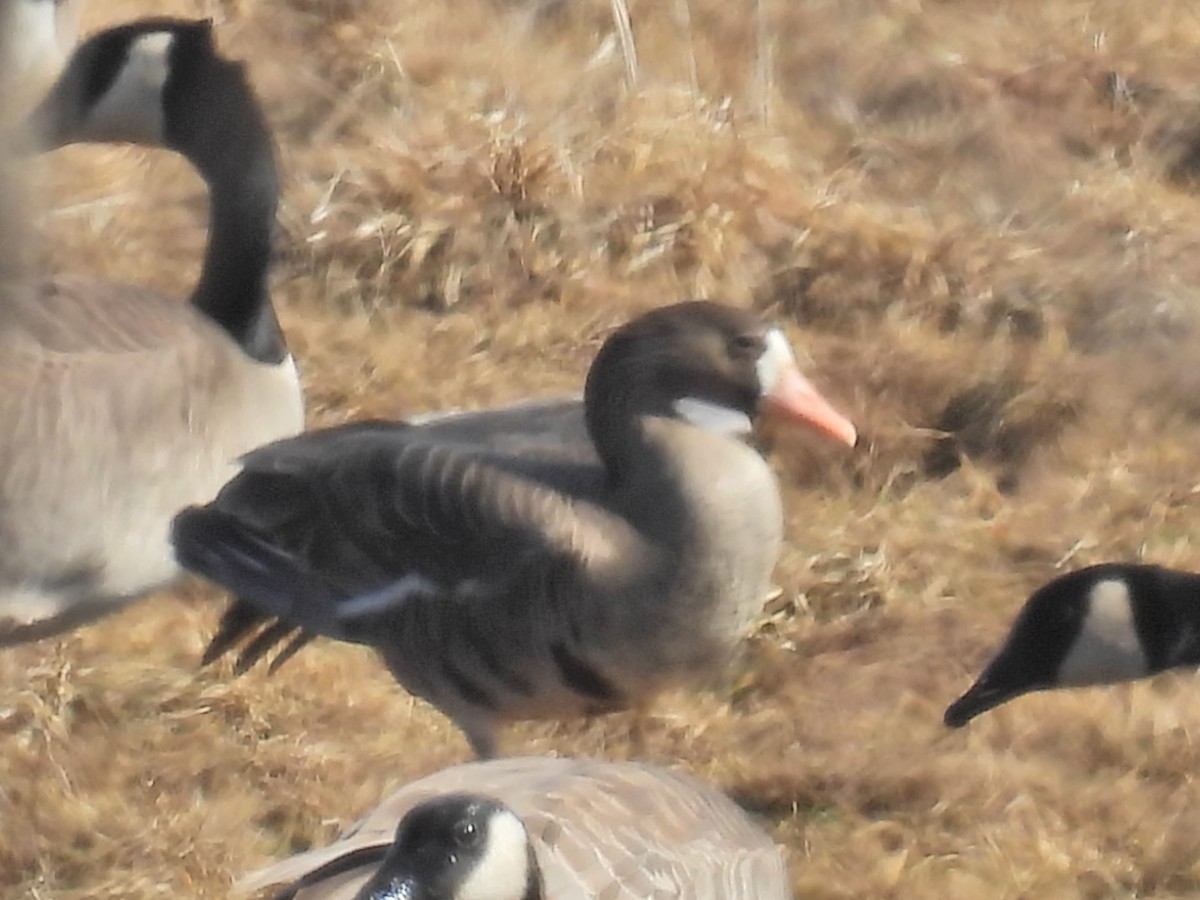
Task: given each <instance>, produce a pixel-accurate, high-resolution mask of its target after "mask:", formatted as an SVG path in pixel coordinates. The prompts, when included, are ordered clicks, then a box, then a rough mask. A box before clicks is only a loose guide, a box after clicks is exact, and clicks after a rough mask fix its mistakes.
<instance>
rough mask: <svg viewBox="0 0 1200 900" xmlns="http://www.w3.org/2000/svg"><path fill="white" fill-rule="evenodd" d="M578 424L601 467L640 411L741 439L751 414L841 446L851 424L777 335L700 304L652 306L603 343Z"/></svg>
mask: <svg viewBox="0 0 1200 900" xmlns="http://www.w3.org/2000/svg"><path fill="white" fill-rule="evenodd" d="M585 402H586V407H587V418H588V430H589V432H590V433H591V436H592V440H593V441H594V442H595V444H596V447H597V449H598V450H599V451H600V454H601V456H603V457H604V458H605V459H606V461H608V462H609V463H610V467H612V465H613V464H616V465H617V466H618V467H619V464H620V463H619V460H620V457H621V454H622V453H623V452H627V451H628V448H630V447H632V446H635V445H636V441H631V436H630V434H629V428H630V427H631V425H632V423H633V422H634V421H636V419H638V418H639V417H641V416H660V417H666V418H674V419H680V420H683V421H686V422H689V423H691V424H693V425H697V426H700V427H702V428H705V429H708V430H712V431H719V432H724V433H727V434H735V435H745V434H748V433H749V432H750V431H751V429H752V428H753V424H754V421H755V419H756V418H757V417H758V415H759V414H760V413H764V414H771V415H776V416H780V417H782V418H785V419H788V420H790V421H792V422H794V423H799V424H803V425H805V426H808V427H810V428H812V429H814V430H816V431H818V432H820V433H822V434H824V435H826V436H828V437H832V438H833V439H835V440H837V441H840V442H842V443H846V444H849V445H851V446H853V445H854V443H855V442H856V440H857V433H856V431H855V428H854V425H853V424H851V422H850V421H849V420H848V419H846V418H845V417H844V416H843V415H842V414H841V413H839V412H838V411H837V410H835V409H834V408H833V407H832V406H831V405H830V404H829V402H828V401H827V400H825V399H824V397H822V396H821V395H820V393H818V392H817V390H816V389H815V388H814V387H813V386H812V384H811V383H809V381H808V379H806V378H805V377H804V376H803V375H802V374H801V373H800V369H799V368H798V366H797V365H796V359H795V357H794V355H793V353H792V350H791V347H790V346H789V345H788V342H787V339H786V338H785V337H784V335H783V332H782V331H780V330H779V329H778V328H776V327H773V326H770V325H768V324H766V323H765V322H764V321H763V320H762V319H761V318H760V317H759V316H757V315H755V314H754V313H752V312H750V311H748V310H744V309H739V308H737V307H732V306H727V305H725V304H721V303H713V302H710V301H693V302H689V303H681V304H675V305H673V306H665V307H662V308H660V309H656V310H653V311H651V312H649V313H646V314H645V315H642V316H639V317H638V318H636V319H634V320H633V321H631V322H630V323H629V324H627V325H625V326H624V327H623V328H621V329H619V330H618V331H616V332H614V333H613V334H612V335H611V336H610V337H609V339H608V340H607V341H606V342H605V343H604V346H603V347H602V348H601V349H600V352H599V353H598V354H597V356H596V360H595V362H594V363H593V365H592V368H591V370H590V372H589V375H588V379H587V385H586V388H585Z"/></svg>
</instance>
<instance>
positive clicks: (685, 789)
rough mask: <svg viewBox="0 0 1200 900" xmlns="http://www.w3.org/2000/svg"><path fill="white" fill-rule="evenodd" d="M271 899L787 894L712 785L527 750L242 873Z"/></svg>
mask: <svg viewBox="0 0 1200 900" xmlns="http://www.w3.org/2000/svg"><path fill="white" fill-rule="evenodd" d="M285 885H286V887H284V889H283V890H282V891H281V892H280V893H278V894H277V895H276V900H291V898H295V900H352V898H354V900H400V898H409V900H534V898H537V900H581V898H585V897H597V898H598V897H603V898H605V900H650V898H654V900H666V898H679V900H688V898H690V900H701V898H706V900H785V898H788V897H791V896H792V891H791V887H790V885H789V882H788V877H787V870H786V868H785V867H784V864H783V858H782V855H781V853H780V851H779V848H778V847H777V846H776V845H775V844H774V843H773V842H772V841H771V839H770V837H769V836H768V835H767V834H765V833H764V832H763V831H762V830H761V829H760V828H758V827H757V826H756V825H754V824H753V823H752V822H751V821H750V819H749V818H748V817H747V816H746V814H745V813H744V812H742V810H741V809H740V808H739V807H738V806H737V805H736V804H735V803H733V802H732V801H731V800H730V799H729V798H728V797H726V796H725V795H724V794H722V793H721V792H720V791H717V790H714V789H713V788H711V787H709V786H708V785H706V784H702V783H701V782H699V781H697V780H695V779H694V778H691V777H689V776H687V775H682V774H680V773H678V772H670V771H667V770H666V769H660V768H656V767H654V766H650V765H645V764H642V763H633V762H599V761H595V760H587V759H555V758H550V757H524V758H516V759H501V760H492V761H490V762H476V763H467V764H465V765H459V766H454V767H452V768H449V769H444V770H442V771H441V772H436V773H434V774H433V775H429V776H428V777H426V778H422V779H420V780H418V781H414V782H412V783H411V784H408V785H406V786H404V787H403V788H401V789H400V790H399V791H397V792H396V793H394V794H392V796H390V797H388V799H387V800H385V801H384V802H383V803H382V804H380V805H379V807H377V808H376V809H375V810H373V811H372V812H371V813H369V814H368V815H367V816H366V818H364V819H363V820H362V821H361V822H360V823H359V824H358V825H357V826H355V827H354V828H353V829H352V830H351V831H350V832H349V833H347V834H346V835H344V836H343V837H342V838H340V839H339V840H338V841H337V842H336V843H334V844H332V845H330V846H328V847H325V848H323V849H320V850H312V851H309V852H307V853H302V854H300V855H299V856H295V857H292V858H291V859H286V860H283V861H281V862H278V863H276V864H274V865H271V866H268V867H267V868H265V869H262V870H260V871H258V872H255V873H252V874H251V875H248V876H247V877H246V878H244V879H242V881H241V882H239V883H238V885H237V886H236V888H235V891H236V893H238V894H240V895H243V896H245V895H249V894H252V893H257V892H259V891H262V890H264V889H267V888H276V889H277V888H280V887H283V886H285Z"/></svg>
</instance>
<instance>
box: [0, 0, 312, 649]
mask: <svg viewBox="0 0 1200 900" xmlns="http://www.w3.org/2000/svg"><path fill="white" fill-rule="evenodd" d="M30 129H31V134H32V139H33V142H34V144H35V146H37V147H45V148H52V147H57V146H60V145H62V144H66V143H70V142H75V141H93V140H94V141H133V142H137V143H142V144H149V145H155V146H164V147H167V148H170V149H173V150H175V151H177V152H179V153H181V154H183V155H184V156H186V157H187V158H188V159H189V160H190V161H191V162H192V163H193V164H194V165H195V166H196V168H197V169H199V171H200V172H201V174H202V175H203V176H204V178H205V179H206V181H207V183H208V185H209V188H210V191H211V209H212V214H211V224H210V228H209V240H208V247H207V251H206V255H205V258H204V265H203V268H202V270H201V275H200V281H199V284H198V285H197V286H196V288H195V291H194V292H193V294H192V298H191V303H182V302H178V301H174V300H170V299H168V298H166V297H163V296H160V295H159V294H157V293H154V292H153V291H150V290H146V289H143V288H138V287H131V286H128V285H118V284H110V283H105V282H100V281H93V280H88V279H85V278H80V277H72V276H62V277H57V278H53V279H49V280H47V281H44V282H41V283H23V284H12V283H9V284H6V285H5V286H4V291H3V301H2V302H3V308H2V309H0V644H7V643H15V642H17V641H24V640H32V639H35V638H40V637H44V636H46V635H50V634H53V633H55V632H59V631H62V630H63V629H66V628H69V627H72V626H75V625H78V624H81V623H83V622H86V621H88V620H90V619H93V618H95V617H97V616H99V615H102V614H104V613H106V612H108V611H110V610H114V609H116V608H118V607H120V606H122V605H123V604H125V603H127V602H129V601H131V600H134V599H136V598H137V597H140V596H142V595H143V594H145V593H147V592H148V591H151V590H153V589H155V588H158V587H161V586H163V585H166V584H167V583H169V582H170V581H172V580H173V579H175V578H176V577H177V576H178V575H179V574H180V569H179V566H178V564H177V563H176V562H175V558H174V554H173V553H172V551H171V546H170V543H169V542H168V532H169V527H170V522H171V517H172V516H173V515H174V514H175V513H176V512H177V511H178V510H179V509H181V508H182V507H184V506H187V505H188V504H189V503H198V502H203V501H205V500H208V499H210V498H212V497H213V496H214V495H215V494H216V492H217V490H218V489H219V488H220V487H221V485H222V484H223V483H224V482H225V481H227V480H228V479H229V478H230V477H231V476H232V475H233V474H234V473H235V472H236V471H237V466H236V460H237V458H238V457H239V456H240V455H241V454H243V453H245V452H247V451H248V450H250V449H252V448H254V447H256V446H259V445H261V444H264V443H266V442H268V441H271V440H275V439H277V438H280V437H283V436H285V435H289V434H294V433H295V432H297V431H299V430H300V429H301V428H302V427H303V408H302V399H301V392H300V386H299V382H298V380H297V376H296V368H295V365H294V363H293V361H292V358H291V356H290V355H289V354H288V351H287V347H286V345H285V343H284V339H283V333H282V332H281V330H280V328H279V324H278V321H277V320H276V318H275V311H274V310H273V308H272V306H271V302H270V299H269V297H268V293H267V264H268V255H269V249H270V248H269V243H270V237H271V231H272V227H273V223H274V217H275V205H276V201H277V198H278V190H279V187H278V179H277V174H276V169H275V159H274V149H273V147H272V143H271V138H270V135H269V133H268V131H267V126H266V123H265V121H264V118H263V115H262V112H261V111H260V109H259V107H258V103H257V101H256V100H255V97H254V95H253V92H252V91H251V89H250V87H249V85H248V84H247V82H246V78H245V75H244V73H243V72H242V69H241V67H240V65H238V64H236V63H233V62H229V61H227V60H225V59H223V58H221V57H220V56H219V55H218V54H217V52H216V50H215V48H214V46H213V38H212V33H211V29H210V26H209V24H208V23H206V22H192V21H180V20H174V19H155V20H145V21H139V22H136V23H133V24H130V25H125V26H122V27H119V28H114V29H111V30H109V31H105V32H102V33H100V34H97V35H95V36H94V37H92V38H90V39H89V40H88V41H86V42H85V43H84V44H82V45H81V46H80V47H79V48H78V49H77V50H76V52H75V53H74V54H73V56H72V57H71V59H70V61H69V63H68V66H67V68H66V70H65V71H64V73H63V74H62V76H61V78H60V79H59V81H58V82H57V83H56V84H55V86H54V87H53V88H52V90H51V92H50V93H49V95H48V96H47V98H46V99H45V101H44V102H43V103H42V104H41V105H40V106H39V107H38V108H37V109H36V110H35V111H34V113H33V115H32V117H31V119H30Z"/></svg>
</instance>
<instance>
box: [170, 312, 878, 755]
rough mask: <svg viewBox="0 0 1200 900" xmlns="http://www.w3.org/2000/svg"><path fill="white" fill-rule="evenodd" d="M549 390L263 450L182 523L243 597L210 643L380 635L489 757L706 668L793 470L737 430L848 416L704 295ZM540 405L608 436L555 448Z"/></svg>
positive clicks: (776, 523) (755, 588) (749, 583)
mask: <svg viewBox="0 0 1200 900" xmlns="http://www.w3.org/2000/svg"><path fill="white" fill-rule="evenodd" d="M564 402H565V403H566V404H567V406H566V407H564V406H563V404H564ZM550 410H551V414H550V415H548V416H546V417H544V418H540V419H539V411H538V408H537V406H536V405H533V406H530V405H528V404H526V405H523V406H519V407H517V408H515V409H510V410H500V411H495V410H493V411H489V412H481V413H479V414H462V415H459V416H451V417H449V418H447V419H445V420H440V421H439V420H434V421H432V422H429V423H427V424H425V425H412V424H405V423H389V422H365V423H357V424H354V425H349V426H343V427H338V428H331V429H326V430H319V431H310V432H308V433H306V434H305V435H301V436H299V437H295V438H291V439H288V440H283V441H280V442H277V443H275V444H272V445H269V446H267V447H263V448H260V449H258V450H255V451H254V452H252V453H250V454H249V455H248V456H247V457H245V458H244V459H243V461H242V471H241V472H240V473H239V474H238V475H237V476H236V477H235V478H234V479H233V480H231V481H230V482H229V484H227V485H226V486H225V487H224V488H223V489H222V490H221V492H220V494H219V495H218V496H217V498H216V499H215V500H214V501H213V502H211V503H209V504H206V505H203V506H196V507H192V508H190V509H187V510H184V511H182V512H181V513H180V515H179V516H178V517H177V518H176V520H175V524H174V529H173V541H174V545H175V551H176V554H177V556H178V558H179V560H180V563H181V564H182V565H183V566H184V567H185V568H187V569H189V570H191V571H193V572H195V573H197V574H199V575H201V576H203V577H205V578H207V579H209V580H211V581H213V582H215V583H217V584H219V585H223V586H224V587H226V588H227V589H229V590H230V591H231V592H232V594H233V595H234V596H235V598H236V599H235V600H234V601H233V603H232V604H231V606H230V607H229V608H228V611H227V612H226V614H225V616H224V619H223V621H222V623H221V625H220V626H219V629H218V631H217V633H216V635H215V637H214V638H213V640H212V642H211V643H210V645H209V648H208V650H207V651H206V653H205V657H204V661H205V662H211V661H212V660H213V659H215V658H217V657H218V656H220V655H222V654H223V653H225V652H226V651H228V650H230V649H232V648H233V647H234V646H235V645H236V644H238V643H239V642H240V641H243V640H244V639H247V638H248V639H249V643H248V644H246V645H245V646H244V649H243V650H242V656H241V662H240V665H239V669H245V668H246V667H248V666H250V665H253V664H254V662H256V661H257V660H258V659H260V658H261V657H262V656H263V655H264V654H265V653H266V652H267V651H268V650H269V649H271V648H272V647H276V646H279V645H280V644H281V643H282V642H283V641H284V640H285V639H291V640H290V643H287V644H285V645H284V646H283V649H282V650H281V651H280V653H279V655H278V656H277V657H276V658H275V660H274V662H273V664H272V666H273V668H277V667H278V665H279V664H280V663H282V662H283V661H284V660H286V659H287V658H288V657H290V656H291V655H292V654H293V653H294V652H295V651H296V650H298V649H299V647H300V646H302V645H303V644H304V643H305V642H306V641H307V640H308V639H309V638H310V637H311V636H313V635H325V636H329V637H333V638H336V639H339V640H342V641H350V642H356V643H362V644H368V645H371V646H373V647H375V648H376V649H377V650H378V651H379V652H380V654H381V655H382V657H383V659H384V661H385V662H386V664H387V665H388V667H389V668H390V669H391V672H392V674H393V675H394V676H395V678H396V679H397V680H398V681H399V682H400V684H401V685H403V686H404V687H405V688H406V689H407V690H408V691H409V692H410V693H412V694H415V695H417V696H418V697H421V698H423V699H425V700H428V701H429V702H431V703H432V704H433V705H434V706H436V707H438V708H439V709H440V710H441V711H442V712H443V713H445V714H446V715H448V716H449V717H450V718H451V719H452V720H453V721H454V722H455V724H456V725H457V726H458V727H459V728H460V729H461V730H462V732H463V733H464V734H465V736H466V738H467V740H468V741H469V742H470V744H471V746H472V748H473V749H474V751H475V753H476V754H477V755H478V756H480V757H488V756H491V755H493V754H494V753H495V750H496V743H495V735H496V731H497V729H498V728H499V727H500V726H501V725H502V724H504V723H505V722H510V721H515V720H524V719H543V718H558V717H564V716H572V715H588V714H592V713H599V712H605V711H609V710H615V709H621V708H626V707H630V706H636V705H639V704H640V703H641V702H642V701H643V700H644V699H646V698H649V697H650V696H651V695H653V694H654V693H656V692H657V691H659V690H660V689H662V688H663V687H665V686H667V685H669V684H674V683H681V682H684V681H687V680H689V679H694V678H696V677H699V676H703V675H706V674H710V673H712V671H713V669H714V667H715V666H719V665H720V664H721V662H723V661H724V660H725V659H726V658H727V657H728V656H729V655H730V652H731V651H732V650H733V648H734V647H735V645H736V642H737V640H738V638H739V637H740V636H741V634H742V633H743V632H744V631H745V630H746V629H747V628H748V626H749V625H750V624H751V622H752V620H753V618H754V616H755V615H757V613H758V612H759V610H760V609H761V606H762V603H763V600H764V598H765V597H766V596H767V594H768V590H769V586H770V576H771V573H772V570H773V568H774V565H775V561H776V558H777V556H778V554H779V550H780V545H781V541H782V509H781V502H780V497H779V489H778V485H777V483H776V481H775V478H774V476H773V474H772V472H771V470H770V468H769V467H768V465H767V463H766V461H765V460H764V459H763V458H762V456H761V455H760V454H759V453H758V452H757V451H756V450H755V449H753V448H752V447H750V446H748V445H747V443H746V442H745V441H744V438H745V437H746V435H747V434H749V432H750V431H751V428H752V424H753V421H754V419H755V417H756V416H757V414H758V413H759V411H760V410H761V411H762V412H764V413H767V414H773V415H774V416H775V417H776V418H778V419H782V420H784V421H789V420H790V421H791V422H793V423H802V424H804V425H807V426H809V427H811V428H815V429H816V430H818V431H821V432H824V433H826V434H828V435H830V436H832V437H834V438H836V439H837V440H839V441H842V442H844V443H846V444H853V443H854V442H855V431H854V426H853V425H851V424H850V422H849V421H848V420H847V419H846V418H845V417H844V416H842V415H841V414H840V413H838V412H837V411H835V410H834V408H833V407H832V406H831V405H830V404H829V403H828V401H826V400H825V399H824V398H823V397H822V396H821V395H820V394H819V393H818V392H817V391H816V389H815V388H814V387H813V386H812V385H811V384H810V383H809V381H808V380H807V379H805V378H804V376H802V375H801V374H800V370H799V368H798V367H797V365H796V361H795V358H794V356H793V354H792V350H791V348H790V346H789V344H788V342H787V340H786V339H785V337H784V336H783V333H782V332H781V331H780V330H779V329H777V328H771V327H768V326H767V325H766V324H765V323H764V322H763V321H762V319H760V318H759V317H758V316H757V315H755V314H753V313H752V312H750V311H748V310H745V309H739V308H734V307H731V306H726V305H722V304H719V303H715V302H709V301H697V302H690V303H681V304H677V305H674V306H668V307H664V308H660V309H657V310H654V311H651V312H649V313H646V314H644V315H642V316H640V317H638V318H636V319H635V320H633V321H632V322H629V323H627V324H626V325H624V326H623V327H621V328H619V329H617V330H616V331H615V332H614V333H613V334H612V335H611V336H610V337H609V338H608V340H607V341H606V342H605V343H604V345H603V346H602V348H601V349H600V352H599V354H598V355H597V357H596V360H595V362H594V364H593V365H592V368H591V370H590V372H589V374H588V377H587V382H586V386H585V392H584V401H583V403H582V404H579V403H578V402H576V403H575V404H574V405H573V406H571V405H570V401H562V400H557V401H554V402H553V403H552V404H551V407H550ZM527 420H535V421H538V422H540V423H541V425H542V426H544V427H551V430H553V428H552V426H554V423H555V422H557V423H558V425H559V426H560V427H561V428H562V429H564V430H565V431H567V432H569V433H570V434H571V435H577V434H579V433H586V434H588V435H590V437H591V440H592V442H593V443H592V445H591V446H590V447H589V448H588V450H587V453H582V452H581V451H580V448H579V446H578V442H577V441H576V440H574V439H573V438H572V437H570V436H568V438H567V439H566V440H565V442H564V452H563V454H562V455H561V456H556V455H555V454H554V453H552V452H551V445H552V441H551V440H549V439H548V437H547V436H546V435H545V434H540V435H537V434H535V435H533V436H532V438H530V439H529V440H528V441H527V440H525V439H524V437H523V431H522V428H521V427H520V424H519V423H521V422H523V421H527ZM522 445H527V446H525V449H526V450H527V451H528V452H521V451H520V448H521V447H522ZM514 448H516V449H514ZM259 629H261V630H259ZM256 632H257V633H256Z"/></svg>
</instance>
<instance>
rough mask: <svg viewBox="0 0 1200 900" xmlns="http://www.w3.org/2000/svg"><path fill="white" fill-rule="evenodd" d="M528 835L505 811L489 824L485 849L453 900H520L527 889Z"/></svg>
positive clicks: (519, 823)
mask: <svg viewBox="0 0 1200 900" xmlns="http://www.w3.org/2000/svg"><path fill="white" fill-rule="evenodd" d="M529 876H530V872H529V836H528V835H527V834H526V832H525V826H524V825H522V824H521V820H520V819H518V818H517V817H516V815H515V814H514V813H512V812H510V811H508V810H506V809H502V810H499V811H497V812H496V813H495V814H493V815H492V817H491V819H490V820H489V821H488V831H487V846H486V847H485V848H484V851H483V856H482V857H480V859H479V862H478V863H476V864H475V867H474V868H473V869H472V870H471V874H470V875H469V876H468V877H467V880H466V881H464V882H463V885H462V887H461V888H460V889H459V890H458V891H457V892H455V894H454V897H455V900H521V898H522V897H524V896H525V894H526V891H527V890H528V888H529Z"/></svg>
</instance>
